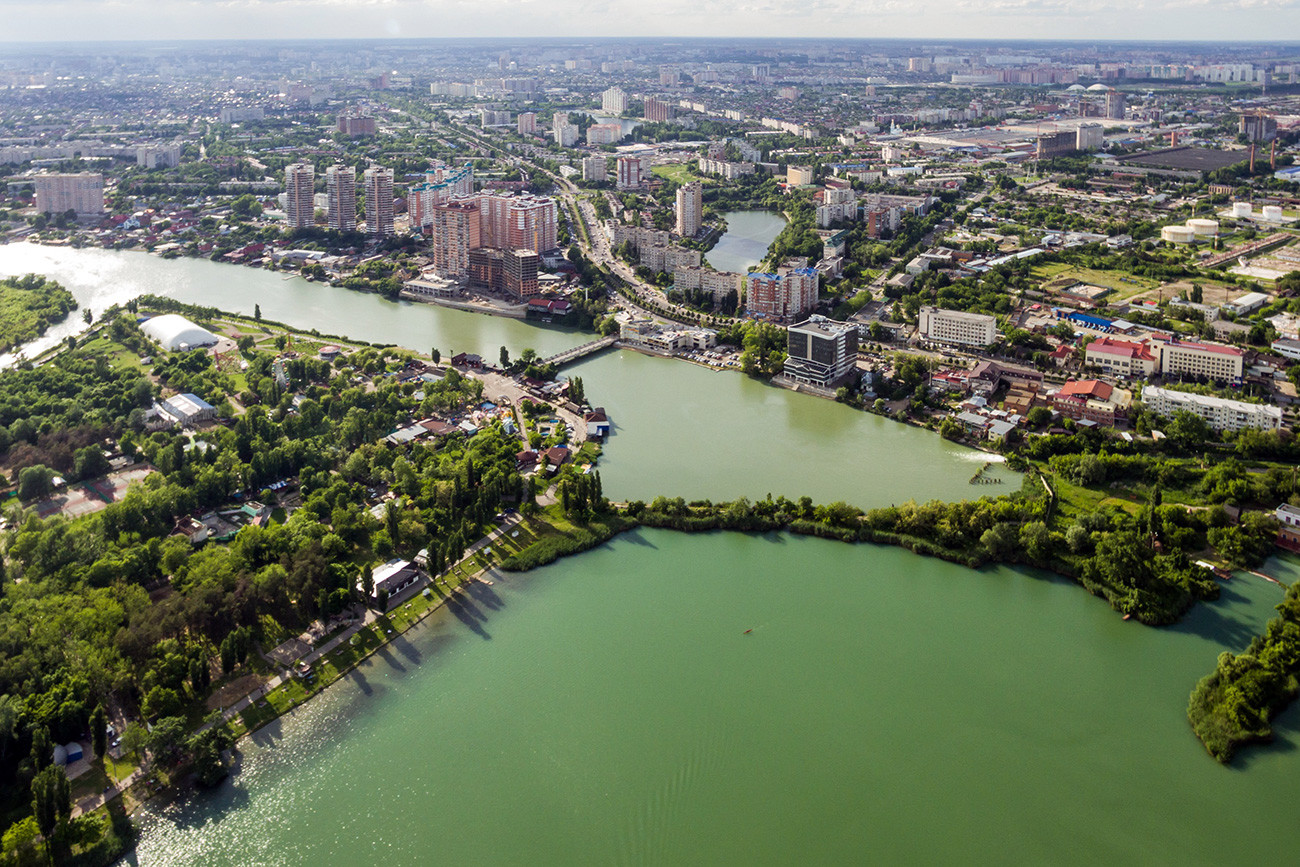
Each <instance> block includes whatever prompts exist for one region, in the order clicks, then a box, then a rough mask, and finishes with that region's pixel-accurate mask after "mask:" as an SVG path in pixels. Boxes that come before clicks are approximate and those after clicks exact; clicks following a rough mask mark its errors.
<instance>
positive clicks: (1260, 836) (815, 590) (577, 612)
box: [137, 531, 1300, 867]
mask: <svg viewBox="0 0 1300 867" xmlns="http://www.w3.org/2000/svg"><path fill="white" fill-rule="evenodd" d="M1270 568H1274V569H1278V570H1281V571H1282V572H1283V573H1284V574H1286V575H1288V576H1294V575H1295V574H1296V573H1297V570H1296V568H1295V567H1294V566H1293V565H1290V564H1288V565H1279V564H1272V565H1271V567H1270ZM1280 595H1281V594H1280V592H1279V590H1278V588H1277V587H1275V586H1273V585H1270V584H1266V583H1264V582H1262V581H1258V580H1255V579H1249V578H1246V579H1237V580H1233V581H1232V582H1230V583H1229V584H1228V585H1227V587H1226V590H1225V596H1224V598H1223V599H1222V600H1220V601H1219V602H1218V603H1216V604H1214V605H1211V606H1205V607H1202V608H1201V609H1199V610H1198V611H1197V612H1196V613H1195V614H1193V615H1192V616H1191V617H1190V618H1188V620H1187V622H1186V623H1184V624H1183V625H1181V626H1179V627H1176V628H1173V629H1159V630H1157V629H1151V628H1147V627H1143V626H1140V625H1137V624H1133V623H1125V622H1123V621H1121V620H1120V619H1119V617H1118V616H1116V615H1115V614H1114V612H1112V611H1111V610H1110V609H1109V608H1108V607H1107V606H1106V605H1105V604H1104V603H1102V602H1101V601H1100V600H1097V599H1094V598H1092V597H1090V596H1088V595H1087V594H1086V593H1084V592H1083V591H1082V590H1080V589H1079V588H1078V587H1075V586H1073V585H1070V584H1068V583H1066V582H1064V581H1060V580H1057V579H1054V578H1050V577H1044V576H1042V575H1037V574H1033V573H1029V572H1024V571H1020V570H1013V569H987V570H982V571H980V572H972V571H970V570H966V569H963V568H960V567H957V566H954V565H951V564H948V563H944V562H942V561H937V560H928V559H924V558H921V557H917V556H915V555H912V554H910V553H908V552H905V551H901V550H898V549H891V548H874V547H870V546H848V545H842V544H839V543H832V542H826V541H821V540H814V539H805V538H794V537H786V536H770V537H750V536H743V535H738V534H721V533H719V534H710V535H706V536H685V535H679V534H673V533H668V532H653V531H647V532H640V533H636V534H633V535H631V536H628V537H624V538H620V539H618V540H616V541H615V542H614V543H612V544H610V545H607V546H605V547H603V548H601V549H598V550H596V551H593V552H590V553H588V554H584V555H582V556H580V557H577V558H573V559H569V560H563V561H560V562H559V563H557V564H554V565H553V566H551V567H548V568H546V569H543V570H541V571H539V572H535V573H532V574H531V575H526V576H511V577H507V578H504V579H500V580H498V581H497V584H496V586H495V587H493V588H484V591H483V592H482V594H481V596H480V598H479V599H478V600H477V601H476V602H474V603H473V604H472V605H470V606H467V608H466V609H465V610H463V611H461V612H459V614H458V616H456V617H445V618H443V619H442V620H440V621H439V622H437V623H436V624H434V625H432V626H429V627H427V628H423V629H421V630H420V631H418V632H417V633H415V634H413V635H412V636H411V637H410V638H409V640H404V641H401V642H399V643H398V644H397V645H396V646H395V647H393V648H392V649H391V650H389V651H387V652H386V653H385V654H384V655H383V656H381V657H379V658H376V659H375V660H374V661H373V662H371V663H370V664H368V665H366V666H364V667H363V668H362V669H361V670H359V671H358V672H357V673H355V674H354V675H352V676H351V677H350V678H349V679H348V680H347V681H345V682H343V683H341V684H339V685H338V686H336V687H333V688H331V689H330V690H329V691H328V692H327V693H326V695H324V696H322V697H321V698H319V699H317V700H315V701H314V702H312V703H311V704H310V705H309V706H308V707H307V708H305V709H304V710H303V711H301V712H299V714H297V715H296V716H295V717H291V718H289V719H286V720H284V721H283V722H282V723H281V724H279V725H278V726H276V727H274V728H272V729H271V730H268V731H264V732H263V733H262V734H260V735H258V736H257V738H256V739H255V741H254V742H253V743H249V744H248V746H247V748H246V755H245V760H244V767H243V771H242V773H241V774H240V775H239V777H238V778H236V779H235V780H233V781H231V782H227V783H226V784H225V785H224V786H223V787H222V788H221V789H220V790H219V791H218V792H216V793H215V794H208V795H201V796H199V797H197V798H195V799H194V800H193V801H191V802H189V803H187V804H181V805H176V806H171V807H168V808H165V809H163V810H161V811H159V812H157V813H151V814H148V815H147V816H146V817H145V821H144V830H143V835H142V839H141V841H140V847H139V852H138V856H137V863H138V864H140V865H146V867H154V865H158V867H182V865H204V867H222V865H246V864H258V865H309V864H331V865H344V867H346V865H370V864H376V863H391V864H429V863H461V864H464V863H474V864H528V865H549V864H555V865H570V864H611V863H612V864H733V863H742V862H743V863H754V864H795V863H808V864H847V863H862V862H871V863H921V864H932V863H961V864H998V865H1001V864H1006V863H1051V864H1097V863H1112V864H1137V863H1141V864H1245V863H1271V862H1277V861H1279V860H1282V861H1284V860H1285V859H1286V858H1287V856H1286V855H1285V853H1286V852H1288V851H1293V850H1294V849H1295V847H1296V846H1297V845H1298V844H1300V830H1298V829H1297V826H1296V824H1295V821H1294V795H1295V791H1296V789H1295V780H1296V779H1297V778H1300V752H1297V749H1296V747H1297V745H1298V744H1300V731H1298V730H1297V728H1298V727H1297V714H1296V713H1295V712H1293V711H1292V712H1288V713H1287V714H1286V715H1285V716H1284V717H1283V720H1282V726H1281V728H1280V738H1279V741H1278V743H1277V744H1275V745H1274V746H1271V747H1267V748H1263V749H1259V750H1254V751H1252V752H1251V753H1250V754H1249V756H1248V757H1247V758H1246V759H1245V760H1244V761H1243V762H1241V763H1240V764H1239V765H1237V766H1234V767H1231V768H1224V767H1220V766H1219V765H1217V764H1216V763H1215V762H1214V761H1213V760H1211V759H1210V758H1209V757H1208V756H1207V755H1206V754H1205V752H1204V750H1203V749H1202V747H1201V746H1200V744H1199V743H1198V742H1197V741H1196V740H1195V738H1194V737H1193V736H1192V734H1191V732H1190V729H1189V727H1188V725H1187V722H1186V718H1185V715H1184V709H1185V706H1186V701H1187V693H1188V690H1189V689H1190V688H1191V686H1192V684H1193V683H1194V682H1195V680H1196V678H1198V677H1200V676H1201V675H1202V674H1204V673H1205V672H1207V671H1209V670H1210V668H1212V667H1213V665H1214V659H1215V657H1216V655H1217V654H1218V653H1219V652H1220V651H1221V650H1223V649H1224V648H1232V649H1239V648H1240V647H1241V646H1242V645H1243V644H1244V643H1245V642H1246V641H1247V640H1248V638H1249V636H1250V635H1251V634H1253V633H1255V632H1257V631H1259V630H1260V629H1261V628H1262V624H1263V622H1264V621H1265V620H1266V619H1267V617H1268V616H1269V615H1270V614H1271V606H1272V605H1273V604H1275V603H1276V602H1277V600H1278V599H1279V598H1280ZM751 628H752V629H753V632H752V633H750V634H748V635H746V634H744V632H745V630H747V629H751Z"/></svg>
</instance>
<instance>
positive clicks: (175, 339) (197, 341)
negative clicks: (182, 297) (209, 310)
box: [140, 313, 217, 352]
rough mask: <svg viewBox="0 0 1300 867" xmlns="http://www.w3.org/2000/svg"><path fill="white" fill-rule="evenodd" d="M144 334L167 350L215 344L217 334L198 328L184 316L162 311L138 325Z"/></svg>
mask: <svg viewBox="0 0 1300 867" xmlns="http://www.w3.org/2000/svg"><path fill="white" fill-rule="evenodd" d="M140 330H141V331H143V332H144V333H145V334H146V335H148V336H149V337H151V338H153V339H154V340H156V341H158V342H159V343H160V344H162V348H163V349H166V350H167V351H168V352H178V351H179V352H185V351H186V350H189V349H199V348H200V347H204V346H215V345H216V343H217V335H215V334H213V333H212V332H211V331H209V330H207V329H206V328H200V327H199V326H197V325H195V324H194V323H193V322H191V321H189V320H188V319H186V318H185V317H184V316H177V315H176V314H175V313H164V314H163V315H162V316H154V317H152V318H150V319H146V320H145V321H144V323H143V324H142V325H141V326H140Z"/></svg>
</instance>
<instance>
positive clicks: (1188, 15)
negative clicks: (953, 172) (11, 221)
mask: <svg viewBox="0 0 1300 867" xmlns="http://www.w3.org/2000/svg"><path fill="white" fill-rule="evenodd" d="M0 21H2V22H3V25H0V42H10V41H21V42H44V41H53V42H61V41H71V40H75V41H85V40H90V41H94V40H122V39H125V40H174V39H249V38H254V39H285V38H303V39H310V38H349V37H351V38H383V37H409V38H423V37H466V36H469V37H480V38H481V37H492V36H559V37H566V36H567V37H591V36H702V37H727V36H736V37H744V36H765V37H780V36H787V37H788V36H794V37H818V36H834V37H838V38H844V37H862V38H871V37H887V38H912V39H930V38H934V39H956V38H978V39H989V38H992V39H1105V40H1127V39H1133V40H1153V39H1167V40H1180V41H1181V40H1210V41H1215V40H1217V41H1223V40H1264V41H1270V40H1277V39H1290V40H1300V0H915V2H912V0H650V2H647V0H0Z"/></svg>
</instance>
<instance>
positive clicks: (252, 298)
mask: <svg viewBox="0 0 1300 867" xmlns="http://www.w3.org/2000/svg"><path fill="white" fill-rule="evenodd" d="M27 273H36V274H44V275H45V276H47V277H52V278H54V279H55V280H58V281H59V282H60V283H62V284H63V285H64V286H65V287H67V289H68V291H70V292H71V293H72V294H73V295H75V296H76V298H77V301H78V303H80V304H81V306H82V308H89V309H90V310H91V311H92V312H94V313H95V315H99V314H100V313H102V312H103V311H104V310H105V309H106V308H108V307H110V306H112V305H113V304H123V303H125V302H126V301H128V300H130V299H131V298H134V297H136V296H138V295H143V294H152V295H165V296H170V297H172V298H175V299H177V300H178V301H184V302H185V303H187V304H201V305H204V306H208V307H218V308H220V309H222V310H229V311H232V312H235V313H243V314H245V315H248V316H251V315H252V314H253V310H254V307H255V306H256V305H260V306H261V308H262V316H263V317H265V318H266V319H273V320H277V321H280V322H285V323H288V324H290V325H295V326H300V327H303V328H315V329H316V330H318V331H321V332H322V333H325V334H336V335H343V336H345V337H353V338H356V339H358V340H368V341H370V342H372V343H393V344H397V345H399V346H405V347H408V348H410V349H415V350H418V351H420V352H428V351H429V350H430V349H432V348H433V347H435V346H436V347H437V348H438V349H439V350H440V351H441V352H442V354H443V356H444V357H450V356H451V355H452V354H453V353H454V352H473V353H477V354H479V355H482V356H483V357H484V358H488V359H493V360H494V359H496V357H497V353H498V352H499V351H500V348H501V347H502V346H503V345H504V346H509V347H510V349H511V351H512V352H514V353H515V354H516V355H517V354H518V353H519V352H520V351H522V350H523V349H525V348H528V347H531V348H532V349H536V350H537V351H538V352H539V353H540V354H542V355H544V356H545V355H551V354H553V353H556V352H559V351H561V350H563V349H568V348H570V347H572V346H577V345H578V344H580V343H584V342H586V341H587V340H590V339H591V338H590V335H584V334H580V333H578V332H576V331H573V330H571V329H564V328H550V327H547V328H540V327H536V326H534V325H531V324H528V323H525V322H523V321H521V320H518V319H510V318H507V317H501V316H486V315H483V314H480V313H470V312H468V311H462V310H452V309H450V308H446V307H437V306H435V305H432V304H423V303H420V302H416V301H387V300H385V299H383V298H381V297H380V296H378V295H369V294H366V293H362V292H354V291H352V290H349V289H343V288H341V287H337V286H329V285H327V284H323V283H312V282H309V281H307V280H303V279H301V278H299V277H289V278H288V279H285V277H286V275H284V274H280V273H276V272H274V271H263V270H260V269H256V268H244V267H239V266H231V265H227V264H223V263H218V262H211V261H208V260H207V259H162V258H159V257H157V256H152V255H148V254H145V253H126V252H117V251H112V250H100V249H85V250H76V249H73V248H71V247H43V246H40V245H37V244H26V243H21V244H5V245H0V276H5V277H7V276H12V275H15V274H27ZM85 327H86V326H85V324H84V323H83V322H82V320H81V316H80V312H77V313H73V314H72V315H71V316H69V317H68V319H67V320H66V321H65V322H63V323H61V324H60V325H58V326H56V327H54V328H51V329H50V330H49V331H48V332H47V333H46V335H45V337H44V338H42V339H41V340H39V341H36V342H35V343H33V344H28V346H27V347H26V352H27V355H28V356H29V357H31V356H35V355H37V354H39V353H40V352H41V351H42V350H43V349H46V348H48V347H50V346H53V345H54V344H56V343H58V342H59V341H60V340H62V339H63V338H64V337H67V336H68V335H69V334H75V333H78V332H80V331H82V330H84V329H85Z"/></svg>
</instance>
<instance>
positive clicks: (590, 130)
mask: <svg viewBox="0 0 1300 867" xmlns="http://www.w3.org/2000/svg"><path fill="white" fill-rule="evenodd" d="M621 138H623V127H622V125H620V124H617V123H593V124H592V125H591V126H589V127H587V144H589V145H591V146H593V147H595V146H597V145H607V144H614V143H615V142H617V141H619V140H620V139H621Z"/></svg>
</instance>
